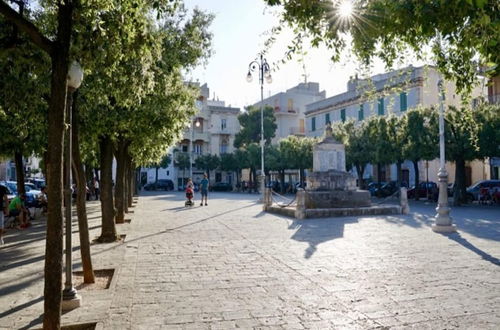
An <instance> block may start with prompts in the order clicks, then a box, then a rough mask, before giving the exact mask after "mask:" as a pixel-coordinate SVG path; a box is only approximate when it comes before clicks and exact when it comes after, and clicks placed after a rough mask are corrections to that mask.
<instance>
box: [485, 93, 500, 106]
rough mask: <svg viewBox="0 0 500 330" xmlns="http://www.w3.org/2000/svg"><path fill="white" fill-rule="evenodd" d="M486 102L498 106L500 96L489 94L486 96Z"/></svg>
mask: <svg viewBox="0 0 500 330" xmlns="http://www.w3.org/2000/svg"><path fill="white" fill-rule="evenodd" d="M488 101H489V102H490V103H491V104H499V103H500V94H490V95H488Z"/></svg>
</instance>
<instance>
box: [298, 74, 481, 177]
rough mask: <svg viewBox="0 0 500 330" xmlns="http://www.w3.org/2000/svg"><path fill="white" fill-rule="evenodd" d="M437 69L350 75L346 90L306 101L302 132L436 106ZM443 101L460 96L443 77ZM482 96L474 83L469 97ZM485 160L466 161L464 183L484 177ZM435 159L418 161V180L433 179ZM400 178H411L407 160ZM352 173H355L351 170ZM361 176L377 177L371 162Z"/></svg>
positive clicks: (386, 172) (389, 172)
mask: <svg viewBox="0 0 500 330" xmlns="http://www.w3.org/2000/svg"><path fill="white" fill-rule="evenodd" d="M440 79H441V76H440V74H439V72H438V71H437V70H436V68H434V67H432V66H421V67H413V66H409V67H407V68H404V69H400V70H395V71H391V72H387V73H383V74H378V75H374V76H372V77H370V78H367V79H359V78H358V77H352V78H351V79H350V80H349V81H348V83H347V91H346V92H344V93H341V94H338V95H335V96H332V97H329V98H327V99H324V100H321V101H318V102H314V103H310V104H308V105H307V106H306V112H305V117H306V135H307V136H314V137H318V136H322V135H323V134H324V128H325V125H326V124H327V123H328V122H336V121H346V120H355V121H362V120H364V119H366V118H368V117H370V116H387V115H389V114H394V115H401V114H403V113H405V112H406V111H408V110H409V109H412V108H415V107H417V106H419V105H421V106H432V105H434V106H438V105H439V91H438V87H437V84H438V81H439V80H440ZM444 88H445V104H446V105H454V106H460V103H461V98H460V96H459V95H458V94H457V91H456V87H455V84H454V83H453V82H451V81H445V83H444ZM480 96H483V97H485V96H486V93H485V87H484V86H483V85H480V86H476V87H475V88H474V89H473V91H472V97H473V98H477V97H480ZM486 166H487V165H486V164H485V162H483V161H474V162H470V163H469V164H468V167H469V170H468V178H467V180H466V181H467V183H471V182H475V181H477V180H482V179H485V178H487V176H488V175H487V172H488V171H489V169H487V168H486ZM438 168H439V162H438V161H432V162H421V163H420V164H419V176H420V178H421V180H428V181H437V171H438ZM447 169H448V173H449V179H450V182H453V180H454V173H455V169H454V166H453V164H451V163H448V164H447ZM402 171H403V173H402V174H403V181H406V182H408V183H410V184H413V182H414V177H415V173H414V169H413V164H412V163H411V162H408V161H407V162H405V163H404V164H403V168H402ZM353 174H355V173H354V172H353ZM381 175H382V177H381V178H380V180H381V181H388V180H395V179H396V175H397V173H396V166H395V165H391V166H386V168H385V169H383V170H382V174H381ZM365 178H372V179H373V180H378V177H377V171H376V168H374V166H368V167H367V169H366V171H365Z"/></svg>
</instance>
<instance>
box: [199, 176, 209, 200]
mask: <svg viewBox="0 0 500 330" xmlns="http://www.w3.org/2000/svg"><path fill="white" fill-rule="evenodd" d="M200 184H201V203H200V206H203V198H205V206H207V205H208V203H207V199H208V184H209V183H208V179H207V174H203V180H201V182H200Z"/></svg>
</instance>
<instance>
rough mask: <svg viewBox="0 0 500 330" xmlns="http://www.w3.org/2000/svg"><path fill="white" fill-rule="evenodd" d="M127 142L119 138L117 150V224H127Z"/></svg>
mask: <svg viewBox="0 0 500 330" xmlns="http://www.w3.org/2000/svg"><path fill="white" fill-rule="evenodd" d="M126 149H127V142H126V141H125V140H124V139H123V137H119V138H118V142H117V146H116V149H115V158H116V178H115V209H116V214H115V221H116V223H124V222H125V173H126V167H127V166H126V164H125V163H126V161H127V160H126V157H125V151H126Z"/></svg>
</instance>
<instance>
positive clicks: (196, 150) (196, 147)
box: [194, 144, 202, 155]
mask: <svg viewBox="0 0 500 330" xmlns="http://www.w3.org/2000/svg"><path fill="white" fill-rule="evenodd" d="M201 150H202V149H201V144H195V145H194V153H195V154H197V155H201Z"/></svg>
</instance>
